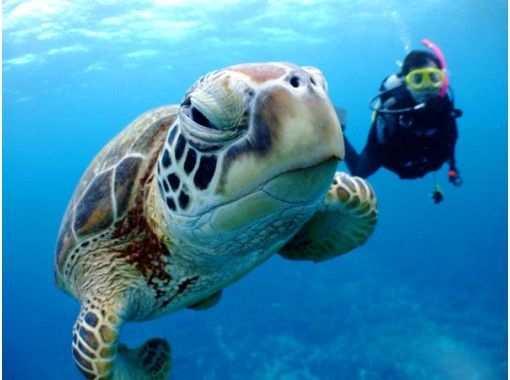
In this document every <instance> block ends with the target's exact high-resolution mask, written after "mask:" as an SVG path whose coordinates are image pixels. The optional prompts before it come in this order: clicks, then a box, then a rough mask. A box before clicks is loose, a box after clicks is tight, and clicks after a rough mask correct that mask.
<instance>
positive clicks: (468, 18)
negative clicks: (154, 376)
mask: <svg viewBox="0 0 510 380" xmlns="http://www.w3.org/2000/svg"><path fill="white" fill-rule="evenodd" d="M2 5H3V65H2V73H3V84H2V96H3V98H2V105H3V108H2V109H3V112H2V118H3V128H2V137H3V167H2V169H3V214H2V215H3V244H2V247H3V257H2V265H3V305H2V306H3V378H4V379H7V380H27V379H28V380H31V379H40V380H46V379H55V380H62V379H65V380H68V379H80V378H81V377H80V375H79V373H78V371H77V369H76V368H75V365H74V363H73V360H72V358H71V346H70V341H71V328H72V326H73V323H74V321H75V318H76V315H77V313H78V310H79V305H78V302H77V301H76V300H74V299H72V298H71V297H69V296H68V295H66V294H64V293H63V292H61V291H60V290H58V289H57V288H56V287H55V285H54V282H53V262H54V247H55V240H56V236H57V232H58V228H59V224H60V220H61V218H62V216H63V213H64V211H65V208H66V205H67V202H68V200H69V198H70V196H71V194H72V192H73V189H74V187H75V186H76V184H77V182H78V180H79V178H80V176H81V175H82V173H83V171H84V170H85V168H86V166H87V165H88V163H89V162H90V160H91V159H92V158H93V156H94V155H95V154H96V153H97V152H98V151H99V149H101V147H102V146H103V145H104V144H105V143H106V142H108V141H109V140H110V139H111V138H112V137H113V136H115V135H116V134H117V133H118V132H119V131H120V130H121V129H122V128H123V127H125V126H126V125H127V124H128V123H130V122H131V121H132V120H133V119H134V118H136V117H137V116H138V115H140V114H141V113H143V112H145V111H147V110H149V109H151V108H153V107H157V106H160V105H164V104H171V103H178V102H180V100H181V98H182V95H183V94H184V92H185V91H186V89H187V88H188V87H189V86H190V85H191V84H192V83H193V82H194V81H195V80H196V79H197V78H198V77H199V76H201V75H203V74H205V73H207V72H209V71H211V70H214V69H218V68H222V67H224V66H228V65H231V64H236V63H242V62H259V61H288V62H293V63H296V64H300V65H313V66H316V67H318V68H320V69H321V70H322V71H323V73H324V75H325V76H326V78H327V80H328V82H329V92H330V96H331V99H332V101H333V102H334V103H335V104H336V105H338V106H341V107H343V108H345V109H346V110H347V111H348V114H349V115H348V125H347V134H348V136H349V137H350V138H351V141H352V143H353V144H354V145H355V146H356V147H357V149H361V148H362V147H363V145H364V143H365V141H366V136H367V133H368V129H369V124H370V110H369V109H368V106H367V103H368V100H369V99H370V98H371V97H372V96H374V95H375V94H376V93H377V89H378V87H379V84H380V82H381V80H382V79H383V78H384V77H385V76H387V75H388V74H391V73H393V72H396V71H398V65H397V63H398V61H400V60H402V59H403V57H404V56H405V54H406V52H407V51H409V50H410V49H415V48H422V46H421V43H420V41H421V39H422V38H423V37H427V38H429V39H431V40H432V41H434V42H435V43H437V44H438V45H439V46H440V47H441V48H442V50H443V52H444V54H445V56H446V59H447V63H448V69H449V73H450V79H451V84H452V86H453V88H454V90H455V99H456V106H457V107H459V108H461V109H462V110H463V111H464V116H463V117H462V118H460V119H459V120H458V125H459V133H460V138H459V140H458V144H457V161H458V168H459V170H460V172H461V174H462V176H463V178H464V186H462V187H460V188H455V187H453V186H452V185H450V184H449V183H448V181H447V170H446V167H443V168H442V169H441V170H440V171H439V172H438V173H437V175H436V178H437V180H438V181H439V183H440V184H441V186H442V188H443V190H444V193H445V200H444V202H443V203H441V204H439V205H434V204H433V203H432V202H431V200H430V198H429V195H430V193H431V191H432V190H433V187H434V183H435V182H434V177H433V175H428V176H427V177H425V178H424V179H420V180H413V181H402V180H399V179H398V177H397V176H396V175H395V174H393V173H391V172H388V171H385V170H380V171H379V172H377V173H376V174H375V175H374V176H373V177H371V178H370V181H371V183H372V185H373V187H374V188H375V190H376V192H377V194H378V198H379V205H380V219H379V222H378V225H377V228H376V231H375V233H374V235H373V236H372V237H371V238H370V239H369V241H368V242H367V243H366V244H365V245H364V246H362V247H361V248H359V249H357V250H355V251H353V252H352V253H349V254H348V255H346V256H343V257H340V258H337V259H334V260H330V261H328V262H324V263H321V264H312V263H298V262H289V261H286V260H284V259H282V258H280V257H278V256H275V257H274V258H272V259H271V260H269V261H268V262H266V263H265V264H264V265H262V266H261V267H259V268H257V269H255V270H254V271H253V272H251V273H250V274H249V275H247V276H246V277H245V278H244V279H242V280H241V281H239V282H237V283H236V284H234V285H232V286H230V287H229V288H227V289H226V290H225V291H224V293H223V298H222V300H221V302H220V303H219V304H218V305H217V306H216V307H214V308H213V309H210V310H208V311H204V312H193V311H189V310H185V311H179V312H177V313H174V314H170V315H168V316H165V317H162V318H160V319H157V320H154V321H150V322H143V323H133V324H128V325H126V327H125V329H124V330H123V333H122V339H123V341H124V342H126V343H128V344H130V345H137V344H139V343H141V342H143V341H144V340H145V339H147V338H149V337H153V336H160V337H165V338H168V339H169V340H170V342H171V345H172V348H173V357H174V369H173V377H172V378H173V379H175V380H183V379H186V380H192V379H209V380H224V379H227V380H228V379H248V380H251V379H253V380H259V379H261V380H265V379H268V380H269V379H271V380H273V379H274V380H317V379H321V380H322V379H325V380H329V379H348V380H350V379H359V380H382V379H387V380H401V379H402V380H403V379H413V380H421V379H424V380H471V379H480V380H493V379H495V380H497V379H506V377H507V369H508V363H507V357H508V356H507V343H508V342H507V340H508V334H507V329H508V323H507V305H508V296H507V284H508V280H507V276H508V273H507V268H508V265H507V231H508V228H507V227H508V225H507V212H508V204H507V200H508V197H507V191H508V187H507V183H508V182H507V178H508V161H507V157H508V146H507V142H508V130H507V122H508V120H507V114H508V113H507V106H508V94H507V90H508V77H507V73H508V55H507V45H508V43H507V42H508V41H507V36H508V33H507V24H508V20H507V15H508V10H507V2H506V1H502V0H489V1H478V0H464V1H462V0H459V1H446V0H436V1H416V0H386V1H375V0H374V1H368V0H367V1H347V0H344V1H306V0H302V1H287V0H274V1H248V0H247V1H240V0H223V1H220V0H217V1H214V2H212V1H211V2H207V1H196V0H186V1H184V0H174V1H167V2H165V1H142V0H139V1H129V2H121V1H111V0H109V1H93V0H88V1H85V0H83V1H69V2H68V1H63V0H51V1H50V0H48V1H18V0H5V1H2ZM340 169H342V170H346V168H345V166H344V164H342V165H341V166H340Z"/></svg>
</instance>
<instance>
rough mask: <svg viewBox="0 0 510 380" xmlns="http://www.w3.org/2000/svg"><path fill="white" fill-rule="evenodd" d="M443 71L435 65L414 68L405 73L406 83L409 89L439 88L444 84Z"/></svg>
mask: <svg viewBox="0 0 510 380" xmlns="http://www.w3.org/2000/svg"><path fill="white" fill-rule="evenodd" d="M444 79H445V76H444V72H443V70H441V69H438V68H435V67H427V68H423V69H416V70H412V71H410V72H409V74H407V75H406V84H407V87H408V88H409V89H410V90H413V91H424V90H439V89H441V88H442V87H443V84H444Z"/></svg>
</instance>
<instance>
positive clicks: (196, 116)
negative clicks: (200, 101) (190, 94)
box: [190, 106, 218, 129]
mask: <svg viewBox="0 0 510 380" xmlns="http://www.w3.org/2000/svg"><path fill="white" fill-rule="evenodd" d="M190 119H191V120H193V121H194V122H195V123H197V124H199V125H201V126H202V127H206V128H212V129H218V128H216V127H215V126H214V125H213V123H211V122H210V121H209V119H208V118H207V117H206V116H205V115H204V114H203V113H202V112H200V111H199V110H198V109H197V108H195V107H193V106H191V111H190Z"/></svg>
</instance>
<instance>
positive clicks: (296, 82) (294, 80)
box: [290, 76, 301, 88]
mask: <svg viewBox="0 0 510 380" xmlns="http://www.w3.org/2000/svg"><path fill="white" fill-rule="evenodd" d="M300 84H301V81H300V80H299V78H298V77H296V76H292V77H291V78H290V85H291V86H292V87H296V88H297V87H299V85H300Z"/></svg>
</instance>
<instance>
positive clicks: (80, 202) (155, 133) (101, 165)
mask: <svg viewBox="0 0 510 380" xmlns="http://www.w3.org/2000/svg"><path fill="white" fill-rule="evenodd" d="M177 112H178V107H177V106H165V107H161V108H157V109H154V110H151V111H149V112H146V113H145V114H143V115H142V116H140V117H139V118H137V119H136V120H135V121H133V122H132V123H131V124H130V125H129V126H128V127H127V128H126V129H125V130H123V131H122V132H121V133H119V134H118V135H117V136H116V137H115V138H114V139H113V140H112V141H111V142H110V143H108V145H106V146H105V147H104V148H103V149H102V150H101V152H99V154H98V155H97V156H96V157H95V158H94V160H93V161H92V163H91V164H90V166H89V167H88V168H87V170H86V171H85V173H84V174H83V176H82V177H81V179H80V182H79V184H78V186H77V188H76V190H75V191H74V194H73V196H72V198H71V201H70V202H69V205H68V207H67V210H66V213H65V215H64V218H63V220H62V224H61V226H60V231H59V235H58V239H57V246H56V261H55V267H56V270H55V273H56V281H57V285H59V286H61V287H63V285H64V284H62V282H63V281H65V280H64V279H63V276H62V274H63V273H64V271H63V266H64V265H65V263H66V262H67V259H68V256H69V254H70V252H72V251H73V250H74V249H75V247H77V246H78V245H79V244H88V242H85V241H84V240H85V239H88V238H90V237H91V236H93V235H94V236H97V238H98V239H100V238H101V237H102V232H103V231H107V230H109V229H110V228H111V227H112V226H113V225H114V223H116V222H117V221H119V220H121V219H122V218H124V217H125V216H126V214H127V211H128V210H129V208H130V204H131V203H132V202H133V200H134V199H135V198H137V196H139V195H140V194H142V196H143V190H144V188H145V185H146V184H147V183H148V182H150V181H151V180H152V174H153V168H154V165H155V164H156V162H157V159H158V156H159V152H160V150H161V148H162V146H163V144H164V140H165V137H166V135H167V132H168V129H169V127H170V125H172V123H173V122H174V121H175V119H176V117H177ZM103 236H104V234H103ZM82 242H83V243H82Z"/></svg>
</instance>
